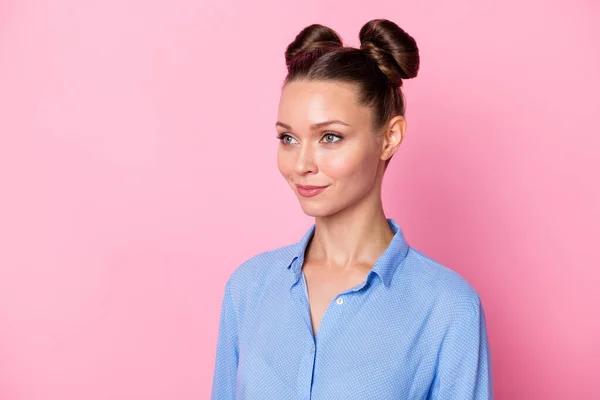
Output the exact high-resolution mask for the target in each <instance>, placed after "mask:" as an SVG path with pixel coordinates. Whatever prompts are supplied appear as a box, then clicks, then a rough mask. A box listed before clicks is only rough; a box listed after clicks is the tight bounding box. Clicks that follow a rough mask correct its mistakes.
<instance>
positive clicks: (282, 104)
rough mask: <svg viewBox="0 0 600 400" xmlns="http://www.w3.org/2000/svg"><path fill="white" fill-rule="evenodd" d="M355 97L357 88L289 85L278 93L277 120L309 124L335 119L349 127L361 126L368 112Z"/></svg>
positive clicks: (303, 83) (309, 83) (314, 83)
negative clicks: (279, 94) (279, 95)
mask: <svg viewBox="0 0 600 400" xmlns="http://www.w3.org/2000/svg"><path fill="white" fill-rule="evenodd" d="M357 98H358V93H357V91H356V88H355V87H354V85H352V84H348V83H343V82H333V81H332V82H330V81H294V82H290V83H288V84H286V85H285V86H284V87H283V89H282V92H281V98H280V100H279V110H278V121H281V122H284V123H286V124H288V125H291V124H294V123H295V124H299V123H301V124H303V125H304V124H309V125H310V124H314V123H319V122H321V121H328V120H334V119H337V120H341V121H344V122H346V123H347V124H349V125H362V124H363V123H368V122H369V117H370V109H369V108H367V107H365V106H362V105H359V104H358V102H357ZM365 119H366V120H365Z"/></svg>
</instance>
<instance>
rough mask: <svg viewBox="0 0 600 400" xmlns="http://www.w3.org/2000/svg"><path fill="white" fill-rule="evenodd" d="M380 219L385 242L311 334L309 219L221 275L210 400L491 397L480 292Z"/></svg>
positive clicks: (448, 399) (453, 399)
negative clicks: (285, 240) (294, 238)
mask: <svg viewBox="0 0 600 400" xmlns="http://www.w3.org/2000/svg"><path fill="white" fill-rule="evenodd" d="M387 221H388V224H389V225H390V228H391V229H392V231H393V232H394V237H393V239H392V241H391V242H390V244H389V245H388V247H387V249H386V250H385V251H384V252H383V254H382V255H381V256H380V257H379V258H378V259H377V261H376V263H375V264H374V265H373V267H372V269H371V270H370V271H369V273H368V275H367V277H366V278H365V280H364V281H363V282H362V283H360V284H358V285H357V286H355V287H353V288H350V289H348V290H346V291H344V292H341V293H339V294H338V295H337V296H336V297H335V298H334V299H333V300H332V301H331V303H330V304H329V305H328V308H327V309H326V311H325V314H324V315H323V318H322V320H321V323H320V325H319V329H318V330H317V334H316V337H315V335H314V334H313V329H312V323H311V318H310V309H309V303H308V295H307V286H306V279H305V276H304V273H303V271H302V265H303V262H304V256H305V250H306V247H307V245H308V243H309V241H310V239H311V238H312V236H313V234H314V230H315V225H314V224H313V225H312V226H311V227H310V229H309V230H308V231H307V232H306V233H305V234H304V236H303V237H302V239H301V240H300V241H299V242H298V243H295V244H292V245H288V246H285V247H281V248H278V249H274V250H270V251H266V252H263V253H261V254H258V255H255V256H254V257H251V258H250V259H248V260H246V261H245V262H244V263H243V264H241V265H240V266H239V267H237V268H236V269H235V270H234V271H233V272H232V273H231V275H230V277H229V279H228V280H227V283H226V284H225V289H224V295H223V300H222V308H221V315H220V322H219V331H218V340H217V349H216V359H215V364H214V375H213V382H212V392H211V399H212V400H234V399H236V400H286V399H289V400H337V399H339V400H391V399H403V400H409V399H443V400H470V399H477V400H484V399H492V398H493V389H492V373H491V372H492V371H491V356H490V348H489V342H488V337H487V330H486V322H485V315H484V311H483V308H482V303H481V300H480V297H479V294H478V293H477V291H476V290H475V289H474V288H473V287H472V286H471V285H470V284H469V283H468V282H467V281H466V280H465V279H464V278H462V277H461V276H460V275H459V274H458V273H456V272H455V271H453V270H451V269H449V268H447V267H445V266H443V265H441V264H439V263H437V262H436V261H434V260H432V259H431V258H429V257H427V256H426V255H424V254H423V253H421V252H419V251H418V250H416V249H414V248H412V247H410V246H409V245H408V244H407V242H406V240H405V238H404V235H403V234H402V230H401V228H400V226H399V225H398V224H397V223H396V222H395V221H394V220H393V219H391V218H388V219H387Z"/></svg>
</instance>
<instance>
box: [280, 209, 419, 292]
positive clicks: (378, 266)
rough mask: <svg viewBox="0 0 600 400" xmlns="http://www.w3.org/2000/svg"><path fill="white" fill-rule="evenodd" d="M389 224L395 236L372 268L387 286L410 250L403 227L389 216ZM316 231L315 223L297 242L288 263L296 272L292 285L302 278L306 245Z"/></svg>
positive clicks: (288, 266) (288, 267)
mask: <svg viewBox="0 0 600 400" xmlns="http://www.w3.org/2000/svg"><path fill="white" fill-rule="evenodd" d="M387 221H388V224H389V225H390V229H391V230H392V232H393V233H394V237H393V238H392V241H391V242H390V244H389V245H388V247H387V249H385V251H384V252H383V253H382V254H381V256H380V257H379V258H378V259H377V261H376V262H375V265H373V268H372V269H371V271H372V272H374V273H375V274H377V275H378V276H379V277H380V278H381V281H382V282H383V284H384V285H385V287H389V286H390V282H391V280H392V276H393V275H394V272H395V271H396V268H397V267H398V265H399V264H400V263H401V262H402V260H404V258H405V257H406V253H407V252H408V243H407V242H406V239H405V238H404V235H403V233H402V229H401V228H400V225H399V224H398V223H397V222H396V221H394V219H392V218H387ZM314 232H315V224H313V225H312V226H311V227H310V228H309V229H308V231H307V232H306V233H305V234H304V236H303V237H302V239H300V241H299V242H298V243H296V245H295V248H294V250H293V252H292V257H291V260H290V262H289V264H288V265H287V269H289V270H291V271H292V272H293V273H294V280H293V282H292V285H293V284H294V283H296V282H297V281H298V279H300V274H301V273H302V264H303V263H304V254H305V251H306V246H307V245H308V242H309V241H310V239H311V238H312V237H313V235H314Z"/></svg>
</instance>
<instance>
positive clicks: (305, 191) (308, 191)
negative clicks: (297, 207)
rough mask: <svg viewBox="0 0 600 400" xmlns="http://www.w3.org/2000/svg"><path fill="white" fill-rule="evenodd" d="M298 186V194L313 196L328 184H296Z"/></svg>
mask: <svg viewBox="0 0 600 400" xmlns="http://www.w3.org/2000/svg"><path fill="white" fill-rule="evenodd" d="M296 188H298V194H300V196H304V197H313V196H316V195H318V194H319V193H321V192H322V191H323V190H325V188H327V186H308V185H296Z"/></svg>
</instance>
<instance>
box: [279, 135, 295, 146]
mask: <svg viewBox="0 0 600 400" xmlns="http://www.w3.org/2000/svg"><path fill="white" fill-rule="evenodd" d="M277 138H278V139H279V140H281V143H283V144H291V143H292V141H293V140H294V138H293V137H291V136H290V135H286V134H285V133H282V134H279V135H277Z"/></svg>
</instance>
